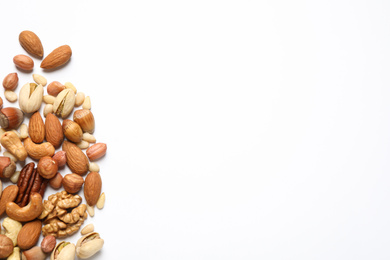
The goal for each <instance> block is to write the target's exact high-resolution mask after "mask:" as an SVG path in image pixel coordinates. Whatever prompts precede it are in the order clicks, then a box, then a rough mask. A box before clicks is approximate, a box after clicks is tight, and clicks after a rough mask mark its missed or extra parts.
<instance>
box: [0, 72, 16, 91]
mask: <svg viewBox="0 0 390 260" xmlns="http://www.w3.org/2000/svg"><path fill="white" fill-rule="evenodd" d="M18 82H19V77H18V73H16V72H14V73H10V74H8V75H7V76H5V78H4V79H3V87H4V89H5V90H12V91H13V90H15V89H16V87H17V86H18Z"/></svg>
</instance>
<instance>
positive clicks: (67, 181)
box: [62, 173, 84, 193]
mask: <svg viewBox="0 0 390 260" xmlns="http://www.w3.org/2000/svg"><path fill="white" fill-rule="evenodd" d="M83 184H84V179H83V177H81V176H80V175H78V174H75V173H70V174H66V175H65V176H64V178H63V179H62V185H63V186H64V189H65V190H66V191H67V192H68V193H77V192H79V190H80V189H81V187H82V186H83Z"/></svg>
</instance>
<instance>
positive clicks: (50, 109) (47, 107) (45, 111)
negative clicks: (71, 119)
mask: <svg viewBox="0 0 390 260" xmlns="http://www.w3.org/2000/svg"><path fill="white" fill-rule="evenodd" d="M49 113H53V105H52V104H46V105H45V107H44V108H43V116H44V117H47V115H48V114H49Z"/></svg>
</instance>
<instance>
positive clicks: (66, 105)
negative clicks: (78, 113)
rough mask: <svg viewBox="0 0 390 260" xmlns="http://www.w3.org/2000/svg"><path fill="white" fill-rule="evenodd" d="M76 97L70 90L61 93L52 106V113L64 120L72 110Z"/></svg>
mask: <svg viewBox="0 0 390 260" xmlns="http://www.w3.org/2000/svg"><path fill="white" fill-rule="evenodd" d="M75 101H76V96H75V94H74V92H73V91H72V90H70V89H64V90H63V91H61V92H60V93H59V94H58V95H57V97H56V99H55V100H54V104H53V111H54V113H55V114H56V115H57V116H60V117H62V118H66V117H67V116H68V115H69V114H70V113H71V112H72V110H73V108H74V103H75Z"/></svg>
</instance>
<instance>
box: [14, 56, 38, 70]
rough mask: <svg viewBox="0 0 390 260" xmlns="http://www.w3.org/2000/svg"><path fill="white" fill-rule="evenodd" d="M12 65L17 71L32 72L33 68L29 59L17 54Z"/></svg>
mask: <svg viewBox="0 0 390 260" xmlns="http://www.w3.org/2000/svg"><path fill="white" fill-rule="evenodd" d="M14 64H15V66H16V67H17V68H18V69H21V70H26V71H29V70H32V69H33V68H34V61H33V60H32V59H31V58H30V57H28V56H26V55H23V54H19V55H16V56H15V57H14Z"/></svg>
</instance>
